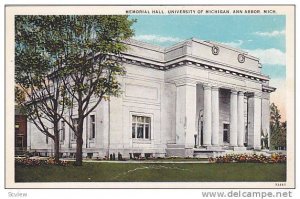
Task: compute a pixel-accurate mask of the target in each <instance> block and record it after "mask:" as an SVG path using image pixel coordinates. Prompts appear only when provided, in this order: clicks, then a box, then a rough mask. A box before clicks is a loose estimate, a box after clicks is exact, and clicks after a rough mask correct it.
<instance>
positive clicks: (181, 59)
mask: <svg viewBox="0 0 300 199" xmlns="http://www.w3.org/2000/svg"><path fill="white" fill-rule="evenodd" d="M126 43H127V45H128V47H129V49H128V51H127V52H126V53H124V54H123V58H122V60H123V62H124V66H125V68H126V71H127V73H126V76H124V77H120V79H119V81H120V82H121V84H122V87H123V93H122V96H121V97H119V98H112V99H111V100H110V101H102V102H101V104H100V105H99V107H97V108H96V109H95V110H94V112H92V113H91V114H90V115H89V117H88V118H87V120H86V121H85V127H84V129H85V130H84V135H83V136H84V138H85V140H84V145H83V146H84V149H83V152H84V156H93V157H104V156H105V155H108V154H112V153H115V154H117V153H118V152H120V153H121V154H122V155H123V157H129V156H130V154H131V155H133V154H134V155H141V156H149V155H153V156H201V154H215V153H216V152H217V153H227V152H233V151H245V150H253V149H261V138H262V136H263V137H268V136H269V135H270V132H269V123H270V110H269V103H270V102H269V99H270V93H271V92H273V91H275V88H273V87H271V86H269V80H270V78H269V77H268V76H266V75H264V74H262V73H261V68H262V65H261V64H260V63H259V59H258V58H256V57H253V56H251V55H249V54H248V53H247V52H244V51H242V50H239V49H235V48H232V47H230V46H225V45H223V44H220V43H215V42H210V41H200V40H197V39H194V38H192V39H190V40H187V41H184V42H181V43H178V44H176V45H174V46H171V47H168V48H162V47H159V46H155V45H151V44H147V43H143V42H140V41H135V40H130V41H127V42H126ZM60 126H61V129H62V131H61V138H60V140H61V153H62V155H63V156H72V155H74V153H75V149H76V141H75V136H74V133H73V132H72V131H71V130H70V129H69V128H68V127H67V125H65V124H64V122H61V124H60ZM28 141H29V143H28V150H30V151H38V152H42V153H47V155H48V154H51V153H52V152H53V143H51V142H50V139H49V140H48V139H47V138H46V137H45V135H43V134H41V133H39V132H37V130H36V128H35V127H34V126H33V125H32V124H31V123H28Z"/></svg>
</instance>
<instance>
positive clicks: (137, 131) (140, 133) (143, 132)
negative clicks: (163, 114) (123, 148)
mask: <svg viewBox="0 0 300 199" xmlns="http://www.w3.org/2000/svg"><path fill="white" fill-rule="evenodd" d="M150 137H151V118H150V117H145V116H137V115H133V116H132V138H138V139H150Z"/></svg>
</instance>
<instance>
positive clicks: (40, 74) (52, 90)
mask: <svg viewBox="0 0 300 199" xmlns="http://www.w3.org/2000/svg"><path fill="white" fill-rule="evenodd" d="M51 18H52V17H50V16H47V17H41V16H16V17H15V66H16V67H15V82H16V87H15V100H16V103H17V104H18V106H19V108H20V109H21V111H22V112H23V113H24V114H26V115H27V116H28V119H29V121H31V122H32V123H33V124H34V125H35V126H36V127H37V129H38V130H39V131H40V132H41V133H43V134H45V135H46V136H48V137H50V138H51V139H52V140H53V142H54V157H55V161H56V162H58V161H59V132H60V128H59V121H60V120H61V118H62V115H63V112H64V110H65V105H66V104H65V102H66V100H65V99H66V92H65V89H64V88H63V81H62V79H63V78H64V76H62V75H58V74H56V73H57V72H58V71H59V70H60V68H61V66H62V65H61V63H60V62H59V61H60V60H59V57H60V55H61V54H62V51H61V49H60V48H58V47H57V46H58V45H59V44H61V43H62V42H63V38H61V37H60V35H59V34H60V29H61V28H60V26H62V25H63V24H61V23H59V22H57V23H56V24H55V26H54V24H51V23H50V21H51ZM49 43H51V45H49Z"/></svg>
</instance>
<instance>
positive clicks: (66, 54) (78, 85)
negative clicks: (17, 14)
mask: <svg viewBox="0 0 300 199" xmlns="http://www.w3.org/2000/svg"><path fill="white" fill-rule="evenodd" d="M31 17H32V18H35V19H34V20H33V21H35V22H36V23H34V26H33V28H31V29H29V32H30V31H32V29H33V30H38V31H42V32H43V33H46V34H41V35H39V36H40V37H43V38H42V39H41V38H38V41H36V39H35V38H33V39H31V40H33V41H31V40H30V42H32V43H34V42H36V45H37V46H38V48H40V49H41V50H40V51H39V52H38V53H37V54H39V55H41V56H46V57H50V58H51V60H53V63H57V65H55V67H56V68H55V67H54V66H53V64H52V65H51V66H49V67H47V68H45V69H43V70H44V73H45V74H48V75H50V76H49V77H51V78H53V82H55V83H58V84H59V86H58V87H57V88H59V89H58V92H60V93H61V94H60V95H59V96H63V97H61V98H62V99H61V98H59V100H60V101H58V102H59V103H58V105H60V104H63V105H64V107H65V106H67V107H68V110H69V111H67V112H65V111H64V113H68V116H66V114H59V113H58V114H57V113H56V114H55V115H58V116H59V118H61V119H62V120H64V121H65V122H66V123H67V124H68V125H69V127H70V128H71V130H72V131H73V132H74V134H75V136H76V144H77V147H76V165H82V145H83V138H82V135H83V124H84V120H85V119H86V118H87V116H88V115H89V114H90V113H91V112H92V111H93V110H94V109H95V108H96V107H97V106H98V105H99V104H100V102H101V101H102V100H103V99H108V98H109V97H110V96H117V95H118V94H119V93H120V88H121V87H120V84H119V83H118V81H117V77H118V76H122V75H124V74H125V70H124V68H123V66H122V64H121V59H120V57H121V52H123V51H125V50H126V45H125V44H124V40H126V39H128V38H130V37H131V36H133V30H132V29H131V26H132V24H133V23H134V20H130V19H128V16H108V15H106V16H93V15H62V16H31ZM16 34H18V33H16ZM53 38H55V39H53ZM20 47H21V48H27V45H20ZM34 52H35V51H34ZM32 61H34V60H32ZM28 63H30V61H29V62H28ZM36 65H37V66H40V65H43V66H41V69H42V68H43V67H45V65H44V64H43V63H40V62H39V63H37V64H36ZM48 65H49V64H48ZM46 66H47V64H46ZM52 69H53V70H52ZM35 72H37V71H35ZM41 79H43V78H38V81H40V80H41ZM52 84H53V83H52ZM30 85H31V84H30ZM33 87H34V86H33ZM91 100H93V103H91ZM37 104H39V103H37ZM59 110H61V108H60V109H59ZM36 112H39V111H36Z"/></svg>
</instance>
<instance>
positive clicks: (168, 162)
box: [83, 160, 209, 164]
mask: <svg viewBox="0 0 300 199" xmlns="http://www.w3.org/2000/svg"><path fill="white" fill-rule="evenodd" d="M83 162H97V163H103V162H105V163H135V164H188V163H192V164H195V163H196V164H207V163H209V161H151V160H147V161H138V160H126V161H118V160H114V161H109V160H83Z"/></svg>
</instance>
